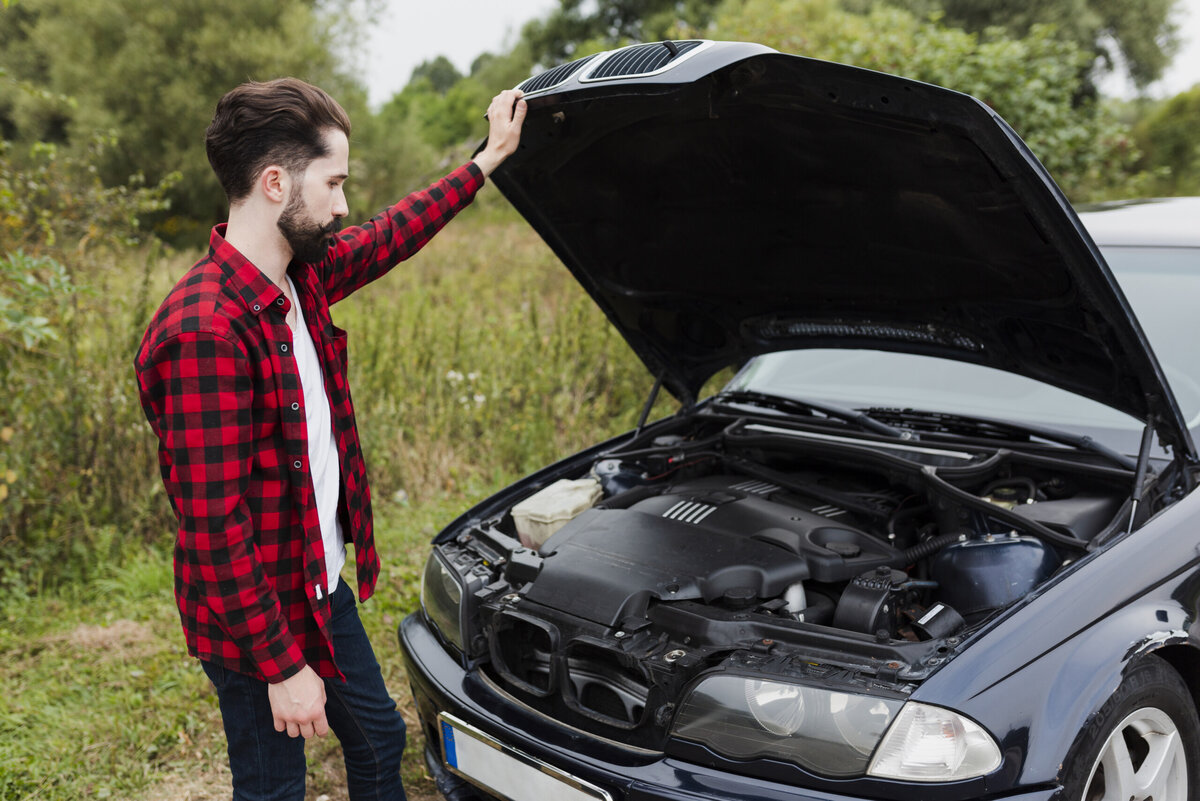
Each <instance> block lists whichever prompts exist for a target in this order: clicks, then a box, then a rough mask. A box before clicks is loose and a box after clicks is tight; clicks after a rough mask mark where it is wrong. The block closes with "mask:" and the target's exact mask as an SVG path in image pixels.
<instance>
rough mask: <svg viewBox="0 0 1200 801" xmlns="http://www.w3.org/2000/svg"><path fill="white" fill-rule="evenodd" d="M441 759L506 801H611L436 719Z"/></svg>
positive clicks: (455, 723) (462, 726)
mask: <svg viewBox="0 0 1200 801" xmlns="http://www.w3.org/2000/svg"><path fill="white" fill-rule="evenodd" d="M438 724H439V728H440V729H441V732H442V758H443V759H444V760H445V762H446V766H447V767H448V768H450V770H451V771H453V772H454V773H456V774H458V775H459V776H461V777H463V778H464V779H466V780H467V781H469V782H471V783H472V784H476V785H478V786H479V787H482V788H483V789H484V790H487V791H488V792H489V793H492V794H493V795H498V796H501V797H503V798H507V799H509V801H545V799H550V798H552V799H555V801H559V799H561V800H562V801H612V796H610V795H609V794H608V793H606V792H605V791H604V790H601V789H600V788H599V787H595V786H594V785H591V784H588V783H587V782H585V781H582V780H580V779H577V778H575V777H574V776H572V775H570V774H569V773H565V772H564V771H561V770H559V769H558V768H554V767H551V766H550V765H547V764H546V763H545V762H542V761H541V760H540V759H535V758H533V757H531V756H529V755H528V754H525V753H522V752H521V751H518V750H517V749H515V748H512V747H510V746H507V745H505V744H503V743H501V742H500V741H499V740H497V739H496V738H495V737H491V736H490V735H487V734H484V733H483V732H481V731H480V730H479V729H477V728H475V727H474V726H471V725H470V724H468V723H464V722H463V721H461V720H459V719H457V718H455V717H453V716H452V715H448V714H446V713H445V712H443V713H442V714H440V715H438Z"/></svg>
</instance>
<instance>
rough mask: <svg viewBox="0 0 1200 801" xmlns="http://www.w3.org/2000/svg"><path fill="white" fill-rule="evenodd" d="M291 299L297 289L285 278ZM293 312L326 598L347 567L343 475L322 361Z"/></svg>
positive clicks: (301, 317) (299, 314) (301, 320)
mask: <svg viewBox="0 0 1200 801" xmlns="http://www.w3.org/2000/svg"><path fill="white" fill-rule="evenodd" d="M287 281H288V286H289V287H291V289H292V297H293V298H297V299H298V298H299V297H300V296H299V295H298V294H296V285H295V284H293V283H292V279H291V277H289V278H288V280H287ZM293 305H294V306H295V309H296V327H295V328H294V329H292V350H293V352H294V355H295V357H296V369H297V370H299V371H300V388H301V390H302V391H303V392H304V420H305V423H306V425H307V426H308V466H309V471H310V472H311V473H312V480H313V489H314V490H315V491H316V499H317V517H318V518H319V519H320V521H321V541H322V542H323V543H324V545H325V571H326V575H327V577H328V578H327V582H328V584H329V586H328V587H326V588H325V590H326V592H327V593H328V594H333V591H334V589H336V588H337V584H338V574H339V573H341V572H342V566H343V565H345V564H346V539H345V537H344V536H343V535H342V523H341V521H340V520H338V514H337V509H338V497H339V496H340V495H341V491H342V474H341V468H340V465H339V463H338V451H337V443H336V442H335V441H334V439H333V418H332V414H331V413H330V410H329V396H328V395H326V394H325V377H324V375H323V374H322V373H321V361H320V359H318V358H317V349H316V347H315V346H314V345H313V340H312V335H311V334H309V333H308V326H306V325H305V324H304V312H303V311H302V310H301V309H300V303H299V302H298V301H297V302H296V303H295V304H293Z"/></svg>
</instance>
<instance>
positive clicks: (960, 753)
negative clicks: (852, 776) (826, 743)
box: [867, 702, 1000, 782]
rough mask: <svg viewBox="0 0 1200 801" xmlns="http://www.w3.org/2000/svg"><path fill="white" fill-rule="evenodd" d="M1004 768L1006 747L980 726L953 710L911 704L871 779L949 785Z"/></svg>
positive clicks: (875, 761) (884, 744)
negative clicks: (997, 742)
mask: <svg viewBox="0 0 1200 801" xmlns="http://www.w3.org/2000/svg"><path fill="white" fill-rule="evenodd" d="M998 767H1000V748H999V747H998V746H997V745H996V743H995V741H994V740H992V738H991V737H990V736H989V735H988V733H987V732H985V731H984V730H983V729H982V728H981V727H980V726H979V724H977V723H975V722H974V721H972V720H968V719H967V718H964V717H963V716H962V715H959V714H957V713H955V712H951V711H950V710H949V709H942V708H940V707H936V706H927V705H925V704H918V703H913V702H909V703H908V704H906V705H905V707H904V709H903V710H902V711H901V712H900V716H899V717H898V718H897V719H896V722H895V723H893V724H892V728H891V729H889V730H888V733H887V736H886V737H884V738H883V742H882V743H880V745H879V750H878V751H877V752H876V754H875V758H874V759H873V760H871V767H870V769H869V770H868V771H867V773H868V775H871V776H878V777H880V778H884V779H907V780H909V781H918V782H944V781H958V780H959V779H971V778H974V777H976V776H982V775H984V774H985V773H991V772H992V771H993V770H995V769H996V768H998Z"/></svg>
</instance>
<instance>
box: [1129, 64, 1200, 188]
mask: <svg viewBox="0 0 1200 801" xmlns="http://www.w3.org/2000/svg"><path fill="white" fill-rule="evenodd" d="M1197 128H1200V84H1197V85H1195V86H1193V87H1192V88H1191V89H1189V90H1187V91H1186V92H1180V93H1179V94H1177V95H1175V96H1174V97H1172V98H1169V99H1168V100H1165V101H1163V102H1162V103H1160V104H1159V105H1158V106H1157V107H1155V108H1154V109H1153V110H1152V111H1151V112H1150V113H1149V114H1147V115H1146V118H1145V119H1144V120H1142V121H1141V122H1140V123H1138V124H1137V126H1135V127H1134V129H1133V132H1134V137H1135V138H1136V139H1137V142H1138V145H1139V146H1140V147H1141V149H1142V151H1143V153H1144V161H1143V165H1144V166H1145V167H1146V168H1148V169H1150V170H1153V171H1155V172H1156V173H1159V174H1162V175H1163V177H1162V178H1161V179H1160V180H1159V182H1158V185H1157V186H1156V189H1157V191H1158V193H1160V194H1164V195H1194V194H1200V141H1198V140H1197V139H1196V130H1197Z"/></svg>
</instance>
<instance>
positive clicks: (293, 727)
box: [287, 723, 300, 737]
mask: <svg viewBox="0 0 1200 801" xmlns="http://www.w3.org/2000/svg"><path fill="white" fill-rule="evenodd" d="M287 734H288V737H299V736H300V727H299V726H298V725H297V724H295V723H288V725H287Z"/></svg>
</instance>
